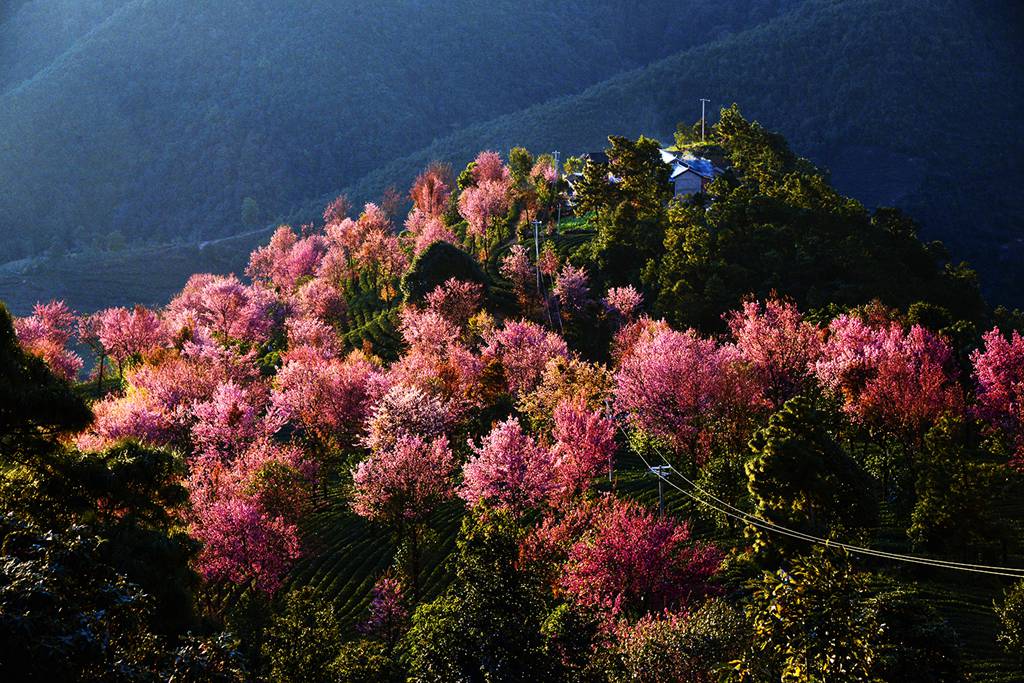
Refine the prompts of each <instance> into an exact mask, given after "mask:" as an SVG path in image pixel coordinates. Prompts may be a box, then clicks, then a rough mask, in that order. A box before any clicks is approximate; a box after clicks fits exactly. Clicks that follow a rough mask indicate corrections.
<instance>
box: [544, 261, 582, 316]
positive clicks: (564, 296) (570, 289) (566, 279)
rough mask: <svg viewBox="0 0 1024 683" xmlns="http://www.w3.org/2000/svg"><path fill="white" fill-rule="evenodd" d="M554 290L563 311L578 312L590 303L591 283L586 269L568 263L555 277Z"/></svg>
mask: <svg viewBox="0 0 1024 683" xmlns="http://www.w3.org/2000/svg"><path fill="white" fill-rule="evenodd" d="M553 291H554V293H555V296H557V297H558V303H559V304H561V306H562V311H564V312H566V313H570V314H578V313H579V312H581V311H582V310H584V309H585V308H586V307H587V306H588V305H589V304H590V284H589V280H588V278H587V271H586V269H585V268H577V267H576V266H574V265H572V264H571V263H566V264H565V265H564V266H562V270H561V272H559V273H558V277H557V278H555V287H554V290H553Z"/></svg>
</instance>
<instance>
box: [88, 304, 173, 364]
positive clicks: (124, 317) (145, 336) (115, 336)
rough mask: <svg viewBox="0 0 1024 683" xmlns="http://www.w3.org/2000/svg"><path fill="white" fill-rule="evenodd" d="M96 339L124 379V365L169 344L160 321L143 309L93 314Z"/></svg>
mask: <svg viewBox="0 0 1024 683" xmlns="http://www.w3.org/2000/svg"><path fill="white" fill-rule="evenodd" d="M95 320H96V323H95V324H96V328H95V331H96V335H97V337H98V338H99V341H100V343H101V344H102V346H103V350H104V351H105V352H106V353H107V354H108V355H109V356H110V357H111V358H113V359H114V362H115V363H117V373H118V375H119V376H120V377H121V378H122V379H123V378H124V368H125V365H126V364H127V363H129V362H132V361H134V360H141V358H142V356H143V355H144V354H146V353H149V352H150V351H152V350H153V349H155V348H157V347H160V346H162V345H164V344H166V343H167V342H168V341H169V337H168V334H167V329H166V327H165V326H164V323H163V321H162V320H161V319H160V316H158V315H157V314H156V313H154V312H153V311H150V310H149V309H147V308H144V307H142V306H136V307H135V308H134V309H133V310H128V309H127V308H108V309H106V310H103V311H100V312H99V313H98V314H96V318H95Z"/></svg>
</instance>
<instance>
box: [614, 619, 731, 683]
mask: <svg viewBox="0 0 1024 683" xmlns="http://www.w3.org/2000/svg"><path fill="white" fill-rule="evenodd" d="M749 628H750V627H749V626H748V624H747V623H746V622H745V620H744V618H743V614H742V613H741V612H739V611H738V610H737V609H736V608H735V607H733V606H732V605H730V604H729V603H728V602H726V601H725V600H720V599H712V600H709V601H708V602H706V603H704V604H703V605H701V606H700V607H699V608H698V609H697V610H696V611H694V612H693V613H692V614H688V615H686V616H684V617H681V618H680V619H679V620H678V621H674V620H662V621H661V622H656V623H655V625H654V626H650V627H648V629H650V630H649V631H648V633H647V635H646V637H645V638H643V639H641V640H640V642H638V643H631V644H630V645H629V646H627V647H624V648H620V652H618V653H617V654H618V656H619V658H620V660H621V662H620V663H619V666H618V667H617V669H618V670H616V671H614V672H613V673H612V676H611V677H610V678H611V680H613V681H621V682H622V683H625V682H626V681H634V682H636V683H659V682H660V681H663V680H666V679H667V677H668V676H669V675H672V676H673V680H687V681H695V682H704V681H707V682H710V681H715V680H719V678H720V676H719V674H720V673H722V672H723V671H724V670H725V669H726V668H727V667H728V666H729V664H730V662H732V661H733V660H735V658H736V657H737V656H739V655H740V654H741V652H742V651H743V650H744V649H745V648H747V647H749V645H750V633H749Z"/></svg>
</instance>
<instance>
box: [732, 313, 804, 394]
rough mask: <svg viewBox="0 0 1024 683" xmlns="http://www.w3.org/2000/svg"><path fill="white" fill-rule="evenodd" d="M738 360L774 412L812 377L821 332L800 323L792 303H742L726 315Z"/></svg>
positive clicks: (800, 320) (802, 322)
mask: <svg viewBox="0 0 1024 683" xmlns="http://www.w3.org/2000/svg"><path fill="white" fill-rule="evenodd" d="M724 317H725V320H726V322H727V323H728V324H729V330H730V332H732V336H733V339H734V340H735V343H736V348H737V349H738V350H739V353H740V357H741V358H742V359H743V361H744V362H745V363H748V364H749V365H750V367H751V369H752V371H753V374H754V378H755V379H756V381H757V382H758V383H759V384H760V386H761V387H763V391H764V394H765V396H766V398H767V399H768V400H769V401H770V402H771V403H772V405H773V406H774V407H776V408H778V407H779V406H781V405H782V404H783V403H785V402H786V401H787V400H788V399H790V398H792V397H793V396H794V395H795V394H796V393H797V392H798V391H799V390H800V388H801V387H803V386H804V384H805V382H806V381H807V379H808V378H809V377H810V376H811V375H812V373H813V370H814V363H815V362H817V360H818V356H819V355H820V353H821V344H822V342H821V337H822V334H821V331H820V330H819V329H818V327H817V326H815V325H812V324H810V323H807V322H804V321H803V319H802V317H801V315H800V311H798V310H797V308H796V305H795V304H793V303H792V302H788V301H782V300H780V299H769V300H767V301H766V302H765V303H764V305H763V306H762V305H761V304H760V303H758V302H756V301H746V302H744V304H743V309H742V310H741V311H734V312H732V313H730V314H727V315H726V316H724Z"/></svg>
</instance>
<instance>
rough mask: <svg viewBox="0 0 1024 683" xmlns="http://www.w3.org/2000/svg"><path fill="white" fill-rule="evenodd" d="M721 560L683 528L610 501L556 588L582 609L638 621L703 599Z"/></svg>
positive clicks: (577, 546)
mask: <svg viewBox="0 0 1024 683" xmlns="http://www.w3.org/2000/svg"><path fill="white" fill-rule="evenodd" d="M722 559H723V555H722V553H721V551H719V550H718V549H717V548H715V547H714V546H711V545H706V544H702V543H700V542H697V541H694V540H693V539H692V538H691V534H690V528H689V525H688V524H686V523H685V522H677V521H676V520H674V519H673V518H671V517H659V516H658V515H656V514H655V513H653V512H651V511H650V510H647V509H645V508H643V507H641V506H640V505H639V504H637V503H635V502H632V501H627V500H622V499H619V498H615V497H614V496H612V497H610V499H609V501H608V503H607V504H606V505H604V506H603V507H602V508H601V509H600V511H599V512H598V514H597V515H596V516H595V517H594V520H593V526H592V527H591V529H590V530H589V531H588V532H587V533H585V534H584V536H583V537H582V538H581V539H579V540H578V541H576V542H575V543H574V544H573V546H572V548H571V549H570V550H569V558H568V561H567V562H566V564H565V567H564V571H563V574H562V577H561V581H560V585H561V588H562V590H564V591H565V592H566V594H567V595H568V596H569V597H570V598H571V599H572V600H574V601H576V602H577V603H579V604H580V605H583V606H586V607H592V608H597V609H600V610H602V611H604V612H605V613H606V614H608V615H609V616H610V617H615V616H618V615H620V614H622V615H633V616H636V615H642V614H645V613H647V612H651V611H661V610H664V609H666V608H671V607H685V606H686V605H687V604H689V603H690V602H691V601H693V600H694V599H695V598H698V597H700V596H702V595H704V594H706V593H707V592H708V591H709V590H710V588H711V586H710V583H709V582H710V580H711V577H712V576H713V575H714V574H715V572H717V571H718V569H719V567H720V566H721V563H722Z"/></svg>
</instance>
